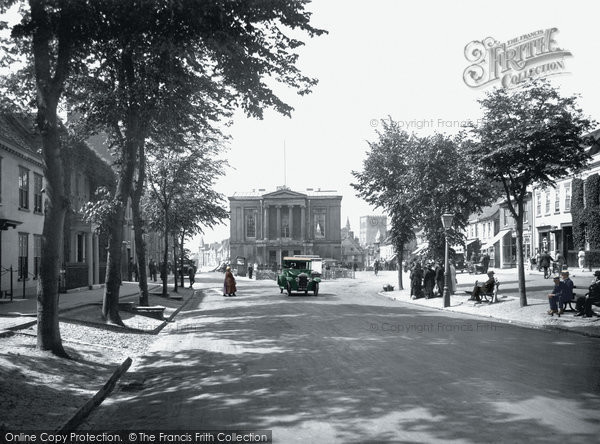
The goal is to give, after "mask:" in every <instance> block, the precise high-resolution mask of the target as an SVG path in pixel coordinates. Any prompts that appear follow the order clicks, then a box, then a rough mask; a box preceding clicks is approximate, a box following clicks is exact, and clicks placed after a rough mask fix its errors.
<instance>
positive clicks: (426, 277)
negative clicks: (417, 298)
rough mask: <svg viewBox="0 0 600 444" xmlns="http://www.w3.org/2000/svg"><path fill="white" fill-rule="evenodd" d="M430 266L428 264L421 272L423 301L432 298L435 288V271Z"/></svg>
mask: <svg viewBox="0 0 600 444" xmlns="http://www.w3.org/2000/svg"><path fill="white" fill-rule="evenodd" d="M431 266H432V264H431V263H430V262H428V263H427V266H426V267H425V270H423V288H424V291H425V299H429V298H432V297H434V294H433V289H434V287H435V271H434V270H433V268H432V267H431Z"/></svg>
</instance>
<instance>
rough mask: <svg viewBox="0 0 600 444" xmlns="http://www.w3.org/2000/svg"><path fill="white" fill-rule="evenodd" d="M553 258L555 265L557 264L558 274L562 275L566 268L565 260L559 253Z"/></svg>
mask: <svg viewBox="0 0 600 444" xmlns="http://www.w3.org/2000/svg"><path fill="white" fill-rule="evenodd" d="M554 257H555V258H556V263H557V264H558V272H559V273H562V272H563V271H564V270H566V269H567V268H568V265H567V260H566V259H565V257H564V256H563V255H562V253H561V252H560V251H557V252H556V254H555V255H554Z"/></svg>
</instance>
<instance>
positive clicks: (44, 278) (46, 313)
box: [37, 112, 68, 357]
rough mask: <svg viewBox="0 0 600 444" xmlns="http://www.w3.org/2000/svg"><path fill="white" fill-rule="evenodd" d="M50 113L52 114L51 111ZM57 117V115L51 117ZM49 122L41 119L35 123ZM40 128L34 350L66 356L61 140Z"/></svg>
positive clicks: (53, 127)
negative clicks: (61, 304)
mask: <svg viewBox="0 0 600 444" xmlns="http://www.w3.org/2000/svg"><path fill="white" fill-rule="evenodd" d="M50 113H51V112H50ZM54 117H56V115H55V116H54ZM41 120H43V121H45V122H52V121H53V119H52V118H47V116H41V118H38V121H41ZM54 123H55V124H54V125H52V124H48V125H46V126H45V127H44V126H40V128H41V129H42V134H43V136H44V137H43V157H44V175H45V178H46V185H45V190H46V203H45V217H44V229H43V236H42V251H41V253H42V257H41V262H40V280H39V283H38V288H37V324H38V334H37V347H38V348H39V349H41V350H50V351H51V352H52V353H54V354H56V355H58V356H63V357H67V356H68V355H67V353H66V352H65V350H64V348H63V346H62V339H61V337H60V326H59V322H58V286H59V276H60V264H61V260H60V252H61V250H62V248H63V237H64V235H63V229H64V222H65V214H66V206H67V203H66V196H65V185H64V177H65V176H64V166H63V163H62V159H61V155H60V151H61V148H60V139H59V136H58V129H57V127H56V119H54Z"/></svg>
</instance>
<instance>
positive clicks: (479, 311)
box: [0, 269, 600, 337]
mask: <svg viewBox="0 0 600 444" xmlns="http://www.w3.org/2000/svg"><path fill="white" fill-rule="evenodd" d="M494 272H495V276H496V277H497V278H498V279H499V281H500V282H501V285H500V288H499V291H498V302H496V303H493V304H490V303H485V302H484V303H481V304H476V303H474V302H471V301H468V299H469V295H468V294H467V293H465V291H468V290H472V288H473V285H474V282H475V280H477V279H479V280H485V278H486V276H485V275H471V274H468V273H458V274H457V281H458V286H457V291H456V293H455V294H454V295H452V296H451V298H450V306H449V307H447V308H444V307H443V300H442V298H433V299H416V300H412V299H411V298H410V290H409V285H410V284H409V280H408V274H406V273H405V274H404V275H403V284H404V287H405V289H403V290H397V289H396V290H394V291H383V286H385V285H387V284H390V285H392V286H394V287H395V288H397V285H398V279H397V272H396V271H381V272H379V275H378V276H374V274H372V273H357V278H359V279H374V280H377V281H378V282H380V283H381V285H382V287H381V288H382V291H380V292H379V294H380V295H382V296H385V297H388V298H390V299H393V300H396V301H398V302H401V303H405V304H412V305H417V306H423V307H429V308H432V309H439V310H445V311H452V312H456V313H464V314H468V315H474V316H479V317H482V318H487V319H488V320H489V319H493V320H496V321H499V322H507V323H513V324H516V325H521V326H525V327H531V328H554V329H559V330H565V331H571V332H576V333H580V334H584V335H587V336H594V337H600V317H592V318H586V317H575V316H574V313H573V312H565V313H564V314H563V315H562V316H561V317H558V316H549V315H548V314H547V311H548V308H549V306H548V301H547V300H546V299H544V298H543V297H538V298H535V297H532V294H531V292H528V301H527V302H528V305H527V306H525V307H521V306H520V302H519V295H518V290H516V270H515V269H494ZM570 273H571V278H572V279H573V280H574V281H575V282H576V284H577V286H578V288H579V290H576V291H578V292H579V293H583V291H584V288H587V286H589V284H590V283H591V282H592V280H593V272H592V271H589V270H585V271H581V270H576V269H573V270H570ZM525 274H526V281H529V280H533V279H535V278H538V280H539V275H540V274H541V273H539V272H537V271H536V270H534V271H530V270H526V271H525ZM241 279H247V278H241ZM196 282H197V283H198V279H196ZM509 282H510V283H512V284H508V283H509ZM545 282H547V287H548V290H550V288H551V281H545ZM544 285H545V284H544ZM160 287H161V285H160V283H154V282H149V291H150V292H152V290H156V289H158V288H160ZM538 293H539V291H538ZM138 294H139V287H138V283H137V282H123V285H122V286H121V292H120V300H121V301H134V302H137V299H136V298H137V297H138ZM103 295H104V287H103V286H95V287H94V288H92V289H91V290H90V289H88V288H87V287H86V288H83V289H75V290H69V291H68V292H67V293H61V294H60V295H59V311H60V312H64V311H67V310H70V309H72V308H75V307H79V306H82V305H86V304H98V303H101V302H102V298H103ZM596 310H597V308H596ZM36 316H37V299H36V298H35V297H29V298H26V299H19V298H15V299H13V301H12V302H11V301H10V299H0V333H1V332H3V331H5V330H17V329H19V328H23V327H25V326H29V325H31V324H33V323H35V320H36Z"/></svg>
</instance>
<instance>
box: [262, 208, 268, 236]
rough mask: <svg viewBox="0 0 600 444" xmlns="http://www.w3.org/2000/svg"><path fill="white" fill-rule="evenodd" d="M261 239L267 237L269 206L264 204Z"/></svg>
mask: <svg viewBox="0 0 600 444" xmlns="http://www.w3.org/2000/svg"><path fill="white" fill-rule="evenodd" d="M263 239H264V240H268V239H269V206H268V205H265V211H264V224H263Z"/></svg>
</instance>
